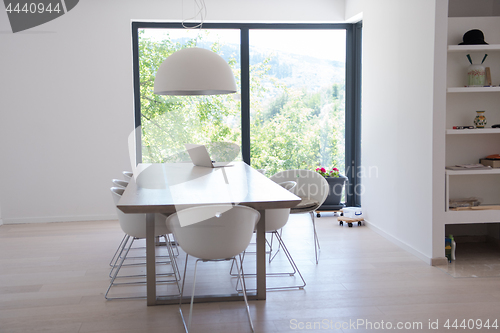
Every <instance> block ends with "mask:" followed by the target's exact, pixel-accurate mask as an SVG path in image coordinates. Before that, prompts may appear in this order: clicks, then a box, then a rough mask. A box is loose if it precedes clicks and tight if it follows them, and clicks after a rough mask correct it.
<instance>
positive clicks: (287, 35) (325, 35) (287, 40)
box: [146, 29, 346, 62]
mask: <svg viewBox="0 0 500 333" xmlns="http://www.w3.org/2000/svg"><path fill="white" fill-rule="evenodd" d="M167 30H168V33H169V35H170V37H171V38H174V39H175V38H182V37H188V38H193V37H194V36H196V34H197V33H198V32H199V30H198V29H146V36H147V37H152V38H158V39H163V38H165V37H164V36H165V35H166V32H167ZM345 35H346V34H345V30H261V29H255V30H250V36H249V37H250V45H251V46H256V47H261V48H268V49H274V50H277V51H282V52H289V53H294V54H300V55H308V56H312V57H316V58H321V59H328V60H335V61H342V62H344V61H345V44H346V42H345ZM218 38H219V39H220V40H221V41H223V42H229V43H235V44H239V42H240V34H239V30H233V29H210V34H209V37H208V39H209V40H216V39H218Z"/></svg>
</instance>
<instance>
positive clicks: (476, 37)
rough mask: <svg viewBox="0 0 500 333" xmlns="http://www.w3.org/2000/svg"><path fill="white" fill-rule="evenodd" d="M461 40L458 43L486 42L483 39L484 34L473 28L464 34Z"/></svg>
mask: <svg viewBox="0 0 500 333" xmlns="http://www.w3.org/2000/svg"><path fill="white" fill-rule="evenodd" d="M463 40H464V41H463V42H462V43H460V44H458V45H476V44H488V43H486V42H485V41H484V34H483V32H482V31H481V30H478V29H473V30H469V31H467V32H466V33H465V34H464V37H463Z"/></svg>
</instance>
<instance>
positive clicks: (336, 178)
mask: <svg viewBox="0 0 500 333" xmlns="http://www.w3.org/2000/svg"><path fill="white" fill-rule="evenodd" d="M316 172H317V173H319V174H320V175H322V176H323V177H325V179H326V181H327V183H328V196H327V197H326V200H325V202H323V204H322V205H321V207H319V208H318V209H317V210H318V211H322V210H323V211H329V210H338V209H341V208H343V207H344V205H343V204H341V203H340V200H341V199H342V192H343V190H344V184H345V183H346V181H347V177H345V176H343V175H341V174H340V171H339V169H337V168H335V167H333V168H332V169H331V170H326V169H325V168H322V167H319V168H316Z"/></svg>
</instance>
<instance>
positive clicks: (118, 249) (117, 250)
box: [109, 234, 128, 266]
mask: <svg viewBox="0 0 500 333" xmlns="http://www.w3.org/2000/svg"><path fill="white" fill-rule="evenodd" d="M127 236H128V235H127V234H125V235H123V238H122V241H121V242H120V245H118V247H117V248H116V251H115V254H114V255H113V258H111V260H110V261H109V266H114V264H113V261H114V262H115V264H116V260H115V258H116V255H117V254H118V252H120V253H121V251H120V249H121V248H122V244H123V242H124V241H125V238H127Z"/></svg>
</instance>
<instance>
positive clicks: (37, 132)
mask: <svg viewBox="0 0 500 333" xmlns="http://www.w3.org/2000/svg"><path fill="white" fill-rule="evenodd" d="M206 4H207V7H208V17H207V21H218V22H222V21H233V22H234V21H251V22H266V21H268V22H338V21H342V20H343V19H344V10H345V9H344V1H343V0H334V1H332V0H308V1H302V0H286V1H285V0H279V1H277V0H273V1H268V0H252V1H244V0H207V1H206ZM184 7H185V12H186V13H189V9H190V8H191V9H192V8H193V6H192V0H184ZM182 15H183V14H182V1H181V0H179V1H164V0H161V1H160V0H144V1H130V0H129V1H124V0H106V1H95V0H89V1H80V2H79V3H78V5H77V6H76V7H75V8H74V9H73V10H71V11H70V12H68V13H67V14H65V15H63V16H62V17H60V18H58V19H56V20H53V21H51V22H48V23H46V24H44V25H41V26H39V27H35V28H33V29H30V30H28V31H25V32H20V33H16V34H12V33H11V29H10V25H9V23H8V18H7V15H6V12H5V11H1V10H0V45H1V47H0V59H1V63H0V66H1V70H0V73H1V75H0V156H1V159H2V160H1V163H0V165H1V170H0V184H1V186H0V203H1V212H2V219H3V222H4V223H6V224H7V223H23V222H50V221H71V220H77V221H78V220H95V219H112V218H114V217H115V215H114V211H113V209H112V205H111V198H110V194H109V190H108V188H109V187H110V185H111V183H110V180H111V179H112V178H118V177H120V176H121V171H122V170H126V169H130V163H129V159H128V153H127V136H128V134H129V133H130V131H132V130H133V96H132V94H133V88H132V55H131V28H130V21H131V19H138V20H143V19H147V20H172V21H179V20H181V19H182V18H183V16H182ZM185 17H187V15H186V16H185Z"/></svg>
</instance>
